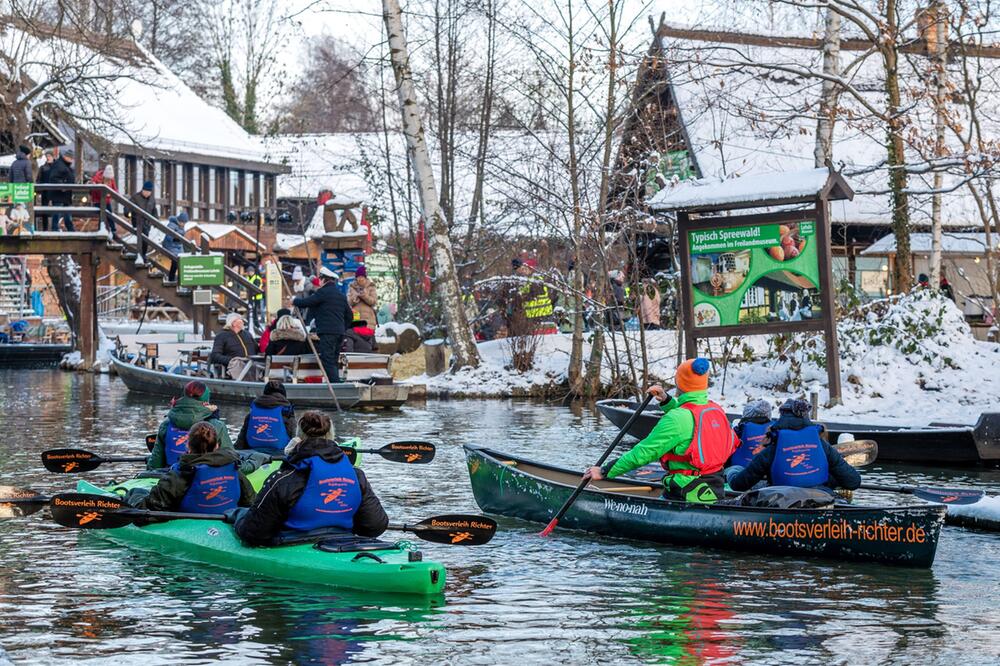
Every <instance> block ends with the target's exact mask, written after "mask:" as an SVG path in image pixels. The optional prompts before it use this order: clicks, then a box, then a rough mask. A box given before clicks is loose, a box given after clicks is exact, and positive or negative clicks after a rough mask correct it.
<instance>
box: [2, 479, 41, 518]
mask: <svg viewBox="0 0 1000 666" xmlns="http://www.w3.org/2000/svg"><path fill="white" fill-rule="evenodd" d="M48 503H49V498H48V497H45V496H43V495H39V494H38V493H37V492H35V491H34V490H31V489H30V488H16V487H14V486H0V520H3V519H7V518H21V517H22V516H30V515H31V514H33V513H37V512H39V511H41V510H42V509H44V508H45V507H46V506H48Z"/></svg>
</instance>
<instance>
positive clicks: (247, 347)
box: [208, 312, 257, 379]
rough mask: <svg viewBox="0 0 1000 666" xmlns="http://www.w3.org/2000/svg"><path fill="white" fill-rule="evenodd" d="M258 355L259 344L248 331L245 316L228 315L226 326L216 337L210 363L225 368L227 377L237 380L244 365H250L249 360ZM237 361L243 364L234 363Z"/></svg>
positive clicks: (209, 358)
mask: <svg viewBox="0 0 1000 666" xmlns="http://www.w3.org/2000/svg"><path fill="white" fill-rule="evenodd" d="M256 353H257V342H256V341H255V340H254V339H253V336H252V335H250V332H249V331H247V330H246V322H245V321H244V320H243V316H242V315H240V314H238V313H236V312H230V313H229V314H227V315H226V324H225V325H224V326H223V327H222V331H221V332H220V333H219V334H218V335H217V336H215V341H214V342H213V343H212V353H211V354H209V356H208V362H209V363H211V364H213V365H216V364H217V365H221V366H224V367H225V368H226V374H227V376H228V377H230V378H231V379H236V378H237V377H238V376H239V374H240V371H242V370H243V363H248V362H249V358H250V357H251V356H253V355H255V354H256ZM236 360H238V361H241V362H240V363H233V361H236Z"/></svg>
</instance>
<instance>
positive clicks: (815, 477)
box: [726, 399, 861, 491]
mask: <svg viewBox="0 0 1000 666" xmlns="http://www.w3.org/2000/svg"><path fill="white" fill-rule="evenodd" d="M809 410H810V406H809V403H808V402H806V401H805V400H792V399H789V400H786V401H785V403H784V404H783V405H781V407H780V408H779V410H778V420H777V421H775V422H774V425H772V426H771V429H770V430H769V431H768V444H767V446H766V447H764V450H763V451H761V452H760V453H758V454H757V455H756V456H754V457H753V459H752V460H751V461H750V463H749V464H748V465H747V467H746V469H742V468H740V467H732V468H730V469H729V470H727V471H726V477H727V480H728V481H729V487H730V488H732V489H733V490H737V491H744V490H750V489H751V488H752V487H753V486H754V484H756V483H757V482H758V481H760V480H762V479H767V482H768V485H771V486H797V487H799V488H822V489H824V490H831V491H832V489H834V488H846V489H848V490H856V489H857V488H858V487H859V486H860V485H861V475H860V474H859V473H858V470H856V469H854V468H853V467H851V465H850V464H849V463H848V462H847V461H846V460H844V457H843V456H842V455H840V452H839V451H837V449H835V448H833V447H832V446H830V443H829V442H827V441H826V433H825V431H824V428H823V426H822V425H819V424H816V423H813V422H812V421H811V420H810V419H809Z"/></svg>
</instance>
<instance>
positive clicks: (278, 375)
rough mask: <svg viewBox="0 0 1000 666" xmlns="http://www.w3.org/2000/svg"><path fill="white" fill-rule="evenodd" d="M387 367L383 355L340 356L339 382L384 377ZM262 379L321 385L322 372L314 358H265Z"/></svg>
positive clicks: (390, 359) (308, 356)
mask: <svg viewBox="0 0 1000 666" xmlns="http://www.w3.org/2000/svg"><path fill="white" fill-rule="evenodd" d="M391 363H392V357H391V356H387V355H386V354H354V353H349V354H341V355H340V379H341V381H345V382H358V381H366V380H368V379H371V378H372V377H375V376H388V375H389V366H390V365H391ZM264 377H265V378H266V379H279V380H281V381H283V382H286V383H292V384H298V383H300V382H316V381H323V369H322V368H321V367H320V362H319V359H318V358H317V357H316V355H315V354H302V355H300V356H268V357H267V358H266V360H265V361H264ZM313 378H318V379H313Z"/></svg>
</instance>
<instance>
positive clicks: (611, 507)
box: [465, 445, 946, 567]
mask: <svg viewBox="0 0 1000 666" xmlns="http://www.w3.org/2000/svg"><path fill="white" fill-rule="evenodd" d="M465 457H466V462H467V463H468V467H469V478H470V480H471V481H472V494H473V495H474V496H475V498H476V503H477V504H479V507H480V508H481V509H482V510H483V511H485V512H487V513H493V514H499V515H503V516H511V517H513V518H521V519H524V520H529V521H532V522H536V523H541V524H544V523H547V522H548V521H549V520H550V519H551V518H552V516H554V515H555V513H556V512H557V511H558V510H559V507H561V506H562V504H563V503H564V502H565V501H566V499H568V498H569V496H570V494H571V493H572V492H573V489H574V488H575V487H576V485H577V484H578V483H579V481H580V473H579V472H577V471H571V470H567V469H562V468H559V467H554V466H552V465H546V464H543V463H538V462H532V461H530V460H525V459H524V458H519V457H516V456H510V455H507V454H505V453H499V452H497V451H493V450H491V449H487V448H483V447H477V446H468V445H467V446H466V447H465ZM945 511H946V507H944V506H932V505H919V506H907V507H867V506H846V507H837V508H833V509H772V508H757V507H744V506H731V505H724V504H715V505H700V504H687V503H685V502H676V501H671V500H665V499H663V498H662V497H661V496H660V489H659V488H658V487H653V486H648V485H646V484H643V483H641V482H637V481H629V480H626V479H614V480H613V481H599V482H597V484H596V486H590V487H589V488H588V489H587V490H585V491H584V492H583V493H582V494H581V495H580V497H579V499H577V501H576V502H575V503H574V504H573V506H572V507H571V508H570V510H569V511H568V512H567V513H566V515H565V517H563V519H562V520H561V521H560V522H559V528H558V529H576V530H584V531H587V532H595V533H597V534H604V535H607V536H612V537H621V538H626V539H635V540H641V541H653V542H657V543H667V544H674V545H681V546H698V547H704V548H722V549H729V550H741V551H750V552H756V553H774V554H780V555H797V556H803V557H806V556H813V557H824V558H833V559H839V560H848V561H874V562H883V563H886V564H894V565H900V566H913V567H929V566H931V564H932V563H933V562H934V553H935V551H936V550H937V542H938V536H939V535H940V533H941V525H942V523H943V522H944V516H945Z"/></svg>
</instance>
